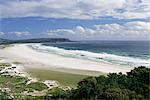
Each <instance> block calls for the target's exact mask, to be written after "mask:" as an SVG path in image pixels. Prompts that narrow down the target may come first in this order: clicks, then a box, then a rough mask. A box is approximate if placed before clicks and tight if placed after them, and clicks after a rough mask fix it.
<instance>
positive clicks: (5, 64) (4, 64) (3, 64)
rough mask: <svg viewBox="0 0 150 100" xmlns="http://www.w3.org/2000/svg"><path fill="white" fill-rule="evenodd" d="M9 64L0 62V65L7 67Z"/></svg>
mask: <svg viewBox="0 0 150 100" xmlns="http://www.w3.org/2000/svg"><path fill="white" fill-rule="evenodd" d="M9 66H11V64H10V63H0V67H9Z"/></svg>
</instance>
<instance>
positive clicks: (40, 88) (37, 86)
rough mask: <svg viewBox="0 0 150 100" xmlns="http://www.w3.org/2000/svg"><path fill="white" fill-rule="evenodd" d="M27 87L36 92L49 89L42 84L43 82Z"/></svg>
mask: <svg viewBox="0 0 150 100" xmlns="http://www.w3.org/2000/svg"><path fill="white" fill-rule="evenodd" d="M27 87H28V88H31V89H34V90H37V91H42V90H44V89H47V88H48V87H47V86H46V85H45V84H44V83H41V82H34V83H30V84H28V85H27Z"/></svg>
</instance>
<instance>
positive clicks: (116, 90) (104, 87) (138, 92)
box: [70, 66, 150, 100]
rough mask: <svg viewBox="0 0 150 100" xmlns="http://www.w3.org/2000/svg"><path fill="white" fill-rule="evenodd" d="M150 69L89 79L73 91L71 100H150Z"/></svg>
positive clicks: (138, 69)
mask: <svg viewBox="0 0 150 100" xmlns="http://www.w3.org/2000/svg"><path fill="white" fill-rule="evenodd" d="M149 95H150V68H145V67H143V66H141V67H138V68H135V69H134V70H131V71H130V72H128V73H127V75H124V74H122V73H119V74H116V73H111V74H109V75H108V76H107V77H105V76H99V77H89V78H86V79H84V80H82V81H80V82H79V83H78V87H77V89H75V90H72V93H71V96H70V98H71V99H81V100H99V99H100V100H101V99H102V100H141V99H150V98H149Z"/></svg>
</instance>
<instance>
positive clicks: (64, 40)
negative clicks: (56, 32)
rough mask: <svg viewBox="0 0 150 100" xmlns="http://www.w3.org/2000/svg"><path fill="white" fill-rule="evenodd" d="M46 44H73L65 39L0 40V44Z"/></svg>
mask: <svg viewBox="0 0 150 100" xmlns="http://www.w3.org/2000/svg"><path fill="white" fill-rule="evenodd" d="M46 42H73V41H71V40H69V39H67V38H33V39H20V40H8V39H2V38H0V44H14V43H46Z"/></svg>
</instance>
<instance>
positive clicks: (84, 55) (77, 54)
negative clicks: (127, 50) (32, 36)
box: [28, 44, 150, 66]
mask: <svg viewBox="0 0 150 100" xmlns="http://www.w3.org/2000/svg"><path fill="white" fill-rule="evenodd" d="M28 46H29V47H31V48H32V49H34V50H37V51H40V52H46V53H55V54H58V55H61V56H67V57H74V58H81V59H88V60H92V61H98V62H101V61H103V62H107V63H115V64H121V65H137V66H141V65H144V66H150V59H140V58H133V57H124V56H119V55H114V54H108V53H93V52H89V51H83V50H65V49H62V48H58V47H52V46H44V45H42V44H30V45H28Z"/></svg>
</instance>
